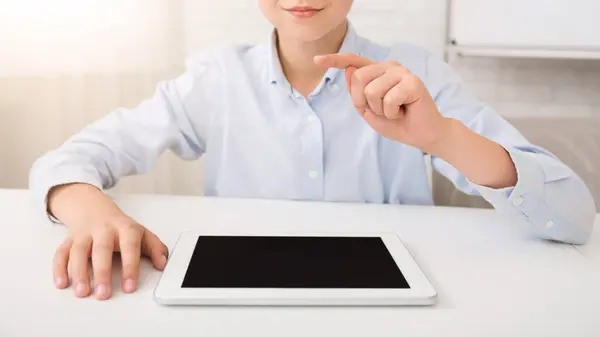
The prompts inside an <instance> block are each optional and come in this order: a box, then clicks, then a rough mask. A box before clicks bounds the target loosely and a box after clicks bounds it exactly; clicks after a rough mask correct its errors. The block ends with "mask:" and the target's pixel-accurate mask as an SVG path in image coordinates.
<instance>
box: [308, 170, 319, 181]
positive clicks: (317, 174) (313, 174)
mask: <svg viewBox="0 0 600 337" xmlns="http://www.w3.org/2000/svg"><path fill="white" fill-rule="evenodd" d="M308 176H309V177H310V179H317V177H318V176H319V173H317V171H314V170H313V171H310V172H308Z"/></svg>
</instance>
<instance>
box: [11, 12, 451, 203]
mask: <svg viewBox="0 0 600 337" xmlns="http://www.w3.org/2000/svg"><path fill="white" fill-rule="evenodd" d="M398 1H399V0H398ZM432 2H436V3H439V6H432ZM444 2H445V0H427V1H406V2H404V1H400V2H395V1H390V0H377V1H375V0H356V1H355V7H354V9H353V12H352V14H351V15H352V20H353V22H354V23H355V26H356V27H357V28H358V29H359V30H360V31H361V33H363V34H366V35H368V37H370V38H372V39H374V40H377V41H381V42H385V43H390V42H398V41H399V40H403V41H409V42H416V43H421V44H423V45H424V46H426V47H428V48H430V49H432V50H436V51H440V52H441V50H442V46H443V41H444V34H443V29H444V22H445V21H444V15H445V14H444V8H445V6H444V5H443V4H444ZM425 3H427V4H428V6H426V5H425ZM400 4H402V5H400ZM426 8H430V10H429V11H428V12H426ZM431 8H439V10H437V11H434V12H432V11H431ZM407 10H408V11H410V12H411V13H412V14H408V13H407ZM425 14H426V16H427V18H428V19H427V20H422V18H423V17H424V16H425ZM269 32H270V25H269V23H268V22H267V21H266V20H265V19H264V18H263V17H262V15H261V13H260V12H259V9H258V5H257V0H227V1H217V0H102V1H99V0H51V1H49V0H0V125H1V126H2V132H0V188H26V187H27V178H28V171H29V168H30V166H31V164H32V163H33V161H34V160H35V159H36V158H37V157H39V156H40V155H41V154H42V153H44V152H46V151H48V150H50V149H53V148H55V147H57V146H59V145H60V144H61V143H62V142H63V141H64V140H65V139H66V138H67V137H69V136H70V135H72V134H73V133H75V132H77V131H79V130H80V129H81V128H82V127H83V126H85V125H87V124H89V123H91V122H93V121H94V120H96V119H98V118H101V117H102V116H104V115H105V114H107V113H109V112H111V111H112V110H113V109H115V108H117V107H133V106H135V105H137V104H139V103H140V101H141V100H143V99H145V98H148V97H149V96H150V95H152V94H153V93H154V90H155V88H156V84H157V82H159V81H160V80H165V79H170V78H173V77H175V76H176V75H177V74H179V73H180V72H181V71H182V70H183V64H184V60H185V57H186V56H187V55H189V54H191V53H193V52H195V51H197V50H199V49H203V48H208V47H213V46H216V45H219V44H223V43H232V42H235V43H257V42H264V41H265V39H266V38H267V37H268V34H269ZM201 169H202V166H201V161H198V162H194V163H184V162H182V161H180V160H178V159H176V158H174V157H173V156H172V155H170V154H165V156H164V157H163V158H162V159H161V161H160V162H159V164H158V166H157V167H156V169H155V170H153V172H152V173H151V174H148V175H146V176H140V177H131V178H126V179H124V180H123V181H122V182H121V184H119V187H118V188H117V190H121V191H127V192H143V193H174V194H200V193H201V190H202V174H201Z"/></svg>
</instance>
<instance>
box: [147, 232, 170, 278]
mask: <svg viewBox="0 0 600 337" xmlns="http://www.w3.org/2000/svg"><path fill="white" fill-rule="evenodd" d="M142 250H143V253H144V255H146V256H147V257H149V258H150V260H151V261H152V264H153V265H154V267H155V268H156V269H158V270H163V269H164V268H165V266H166V265H167V258H168V256H169V249H168V248H167V246H165V244H164V243H162V241H160V239H159V238H158V236H156V235H155V234H154V233H152V232H151V231H149V230H148V229H145V230H144V236H143V238H142Z"/></svg>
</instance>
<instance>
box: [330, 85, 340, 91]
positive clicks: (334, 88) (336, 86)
mask: <svg viewBox="0 0 600 337" xmlns="http://www.w3.org/2000/svg"><path fill="white" fill-rule="evenodd" d="M339 88H340V86H339V85H337V84H336V83H334V84H332V85H331V90H333V91H336V90H338V89H339Z"/></svg>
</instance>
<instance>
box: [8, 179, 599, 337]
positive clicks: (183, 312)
mask: <svg viewBox="0 0 600 337" xmlns="http://www.w3.org/2000/svg"><path fill="white" fill-rule="evenodd" d="M116 200H117V202H118V203H119V204H120V205H121V207H123V208H124V209H125V210H126V211H127V212H128V213H129V214H130V215H131V216H133V217H134V218H136V219H137V220H138V221H140V222H141V223H143V224H145V225H146V226H147V227H148V228H150V229H151V230H153V231H154V232H156V233H157V234H158V235H159V236H160V237H161V238H162V239H163V241H164V242H165V244H167V245H168V246H169V248H170V249H172V248H173V244H174V243H175V241H176V239H177V236H178V235H179V233H180V232H181V231H184V230H199V231H203V232H207V233H243V232H248V231H252V232H258V233H265V234H268V233H269V232H273V231H276V232H287V231H290V232H299V231H300V232H303V231H308V232H315V231H318V232H338V231H341V232H354V233H356V232H358V233H360V232H372V231H386V232H389V231H394V232H396V233H397V234H398V235H399V236H400V237H401V238H402V240H403V241H404V242H405V244H406V245H407V247H408V249H409V250H410V251H411V252H412V254H413V255H414V257H415V259H416V260H417V262H418V263H419V264H420V265H421V266H422V268H423V270H424V272H425V273H426V274H427V276H428V277H429V279H430V280H431V282H432V283H433V285H434V287H436V289H437V290H438V292H439V303H438V304H437V305H436V306H435V307H423V308H408V307H405V308H273V307H269V308H198V307H186V308H170V307H163V306H160V305H158V304H156V303H155V302H154V301H153V299H152V291H153V289H154V287H155V285H156V283H157V281H158V279H159V277H160V273H159V272H157V271H155V270H154V269H152V268H151V266H150V264H149V262H148V261H144V263H143V267H142V273H141V274H142V277H141V284H140V289H139V290H138V291H137V292H136V293H135V294H129V295H128V294H123V293H119V292H118V289H119V287H118V284H117V283H115V291H116V293H115V296H114V298H113V299H112V300H109V301H106V302H97V301H95V300H94V299H93V298H92V297H90V298H88V299H77V298H75V297H74V296H73V293H72V290H71V289H68V290H63V291H58V290H56V289H55V288H54V286H53V284H52V277H51V267H52V265H51V260H52V256H53V254H54V251H55V249H56V247H57V245H58V244H59V243H60V242H61V241H62V240H63V238H64V236H65V234H66V230H65V228H63V227H61V226H52V225H50V224H49V223H48V222H47V221H46V219H44V218H43V217H42V216H40V215H39V214H36V213H34V212H33V211H32V208H31V206H30V200H29V194H28V192H26V191H7V190H0V216H1V217H2V219H3V224H2V227H1V231H2V232H1V233H0V256H2V257H3V258H2V262H3V272H2V277H0V336H6V337H17V336H18V337H21V336H60V337H68V336H83V335H85V336H103V337H104V336H115V335H118V336H146V337H149V336H161V337H162V336H171V335H172V336H211V337H214V336H242V335H243V336H277V337H280V336H345V337H348V336H361V337H363V336H394V337H396V336H436V337H437V336H445V337H447V336H461V337H464V336H478V337H479V336H489V337H493V336H499V337H500V336H502V337H504V336H561V337H562V336H570V337H575V336H599V335H600V311H599V310H598V308H599V307H600V289H598V287H599V286H600V263H598V262H600V259H598V254H597V253H598V252H600V249H599V246H600V237H599V236H598V230H597V231H596V233H595V236H594V239H593V240H592V242H591V243H590V244H589V245H588V246H585V247H577V248H576V247H573V246H571V245H565V244H558V243H551V242H547V241H542V240H538V239H535V238H533V237H532V236H531V235H530V234H528V232H527V230H526V226H524V225H523V224H520V223H515V222H513V221H508V220H507V219H504V218H502V217H500V216H499V215H498V214H497V213H496V212H494V211H491V210H468V209H452V208H434V207H415V206H397V205H396V206H386V205H347V204H333V203H331V204H322V203H299V202H283V201H266V200H225V199H213V198H200V197H173V196H119V197H117V199H116ZM599 220H600V219H599ZM597 223H600V221H598V222H597ZM118 274H119V270H118V269H117V270H116V271H115V275H118ZM116 281H117V282H118V279H116Z"/></svg>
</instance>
